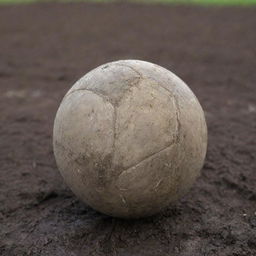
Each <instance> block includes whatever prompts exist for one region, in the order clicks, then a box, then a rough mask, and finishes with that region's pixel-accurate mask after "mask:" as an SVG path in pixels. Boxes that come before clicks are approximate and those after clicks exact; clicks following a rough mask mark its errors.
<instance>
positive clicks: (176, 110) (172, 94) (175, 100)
mask: <svg viewBox="0 0 256 256" xmlns="http://www.w3.org/2000/svg"><path fill="white" fill-rule="evenodd" d="M149 79H151V80H153V81H155V82H157V81H156V80H155V79H154V78H153V77H149ZM157 84H158V85H159V86H160V87H161V88H163V89H164V90H166V91H167V92H169V93H170V94H171V95H170V96H171V99H173V100H174V105H175V115H176V122H177V131H176V134H175V141H174V143H178V141H179V138H180V128H181V123H180V107H179V104H178V100H177V98H176V95H175V94H174V93H173V92H171V91H170V90H169V89H167V88H166V87H164V86H162V85H161V84H159V83H158V82H157Z"/></svg>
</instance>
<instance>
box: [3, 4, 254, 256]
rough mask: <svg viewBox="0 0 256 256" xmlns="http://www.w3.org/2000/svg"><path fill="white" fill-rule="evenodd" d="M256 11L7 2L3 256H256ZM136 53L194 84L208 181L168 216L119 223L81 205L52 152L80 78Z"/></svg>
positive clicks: (168, 211)
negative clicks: (61, 111)
mask: <svg viewBox="0 0 256 256" xmlns="http://www.w3.org/2000/svg"><path fill="white" fill-rule="evenodd" d="M255 27H256V8H237V7H233V8H231V7H229V8H224V7H223V8H217V7H211V8H208V7H187V6H164V5H163V6H161V5H158V6H153V5H138V4H137V5H136V4H125V3H121V4H85V3H84V4H82V3H81V4H78V3H77V4H58V3H52V4H50V3H49V4H48V3H47V4H31V5H19V6H16V5H12V6H1V7H0V36H1V40H0V49H1V50H0V84H1V85H0V97H1V99H0V122H1V125H0V145H1V146H0V171H1V176H0V255H4V256H5V255H6V256H7V255H8V256H12V255H18V256H20V255H42V256H47V255H51V256H52V255H56V256H58V255H60V256H66V255H67V256H80V255H81V256H84V255H97V256H98V255H121V256H130V255H138V256H144V255H145V256H151V255H152V256H153V255H161V256H165V255H182V256H191V255H193V256H198V255H207V256H211V255H218V256H222V255H234V256H235V255H236V256H240V255H246V256H250V255H251V256H254V255H256V186H255V185H256V175H255V171H256V168H255V167H256V100H255V97H256V72H255V67H256V47H255V45H256V33H255ZM127 58H136V59H143V60H147V61H151V62H154V63H157V64H159V65H162V66H164V67H166V68H168V69H170V70H172V71H173V72H175V73H176V74H178V75H179V76H180V77H181V78H182V79H183V80H185V81H186V82H187V83H188V84H189V86H190V87H191V88H192V90H193V91H194V92H195V94H196V95H197V97H198V99H199V100H200V102H201V104H202V106H203V108H204V110H205V113H206V118H207V124H208V131H209V146H208V153H207V159H206V162H205V165H204V168H203V170H202V175H201V177H200V178H199V179H198V180H197V182H196V184H195V185H194V186H193V188H192V189H191V191H190V192H189V193H188V194H187V195H186V196H184V197H183V198H182V199H180V200H179V201H178V202H177V203H175V204H173V205H170V207H169V208H168V209H166V210H165V211H163V212H162V213H160V214H158V215H156V216H154V217H151V218H146V219H139V220H121V219H115V218H111V217H108V216H105V215H102V214H100V213H97V212H95V211H94V210H92V209H91V208H89V207H87V206H86V205H84V204H83V203H81V202H79V201H78V200H77V198H76V197H75V196H74V195H73V194H72V192H71V191H70V190H69V189H68V188H67V186H66V185H65V184H64V182H63V179H62V178H61V176H60V174H59V172H58V170H57V167H56V164H55V160H54V156H53V150H52V127H53V120H54V116H55V113H56V110H57V108H58V105H59V104H60V101H61V99H62V97H63V96H64V94H65V93H66V91H67V90H68V89H69V88H70V86H71V85H72V84H73V83H74V82H75V81H76V80H77V79H78V78H79V77H81V76H82V75H83V74H85V73H86V72H88V71H89V70H91V69H92V68H94V67H97V66H98V65H100V64H103V63H105V62H109V61H112V60H118V59H127Z"/></svg>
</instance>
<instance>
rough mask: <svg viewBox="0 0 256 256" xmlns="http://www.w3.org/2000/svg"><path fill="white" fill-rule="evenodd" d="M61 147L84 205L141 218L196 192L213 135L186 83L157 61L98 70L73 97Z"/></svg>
mask: <svg viewBox="0 0 256 256" xmlns="http://www.w3.org/2000/svg"><path fill="white" fill-rule="evenodd" d="M53 146H54V154H55V158H56V162H57V165H58V168H59V170H60V172H61V174H62V176H63V178H64V180H65V182H66V183H67V185H68V186H69V187H70V188H71V190H72V191H73V192H74V193H75V194H76V195H77V196H78V197H79V198H80V199H81V200H82V201H84V202H85V203H86V204H88V205H89V206H91V207H92V208H94V209H96V210H98V211H100V212H102V213H105V214H108V215H111V216H115V217H121V218H139V217H143V216H150V215H153V214H155V213H157V212H159V211H160V210H162V209H163V208H165V207H166V206H168V205H169V204H170V203H171V202H173V201H175V200H176V199H177V198H179V197H180V196H182V195H183V194H184V193H185V192H186V191H188V189H189V188H190V187H191V185H192V184H193V183H194V181H195V179H196V178H197V177H198V176H199V174H200V170H201V168H202V165H203V162H204V158H205V154H206V147H207V128H206V123H205V118H204V113H203V110H202V108H201V106H200V104H199V102H198V100H197V98H196V97H195V95H194V94H193V92H192V91H191V90H190V89H189V88H188V86H187V85H186V84H185V83H184V82H183V81H182V80H181V79H180V78H178V77H177V76H176V75H174V74H173V73H172V72H170V71H168V70H167V69H165V68H162V67H160V66H158V65H155V64H152V63H149V62H145V61H139V60H121V61H116V62H111V63H107V64H105V65H102V66H99V67H98V68H96V69H94V70H92V71H90V72H89V73H87V74H86V75H85V76H84V77H82V78H81V79H80V80H78V81H77V82H76V83H75V84H74V86H73V87H72V88H71V89H70V90H69V91H68V92H67V94H66V95H65V97H64V99H63V100H62V102H61V104H60V107H59V109H58V112H57V114H56V118H55V122H54V132H53Z"/></svg>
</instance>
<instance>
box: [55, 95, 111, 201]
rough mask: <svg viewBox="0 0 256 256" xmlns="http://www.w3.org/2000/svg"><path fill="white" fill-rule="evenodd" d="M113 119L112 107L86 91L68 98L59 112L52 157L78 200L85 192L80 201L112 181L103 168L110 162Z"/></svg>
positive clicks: (56, 120) (56, 119)
mask: <svg viewBox="0 0 256 256" xmlns="http://www.w3.org/2000/svg"><path fill="white" fill-rule="evenodd" d="M113 119H114V109H113V106H112V105H111V104H110V103H109V102H106V101H105V100H104V99H102V98H101V97H100V96H98V95H96V94H94V93H93V92H90V91H86V90H83V91H76V92H73V93H71V94H69V95H68V97H66V98H65V99H64V100H63V102H62V104H61V106H60V107H59V109H58V112H57V115H56V118H55V122H54V132H53V136H54V154H55V158H56V161H57V165H58V167H59V169H60V171H61V174H62V175H63V177H64V179H65V181H66V182H67V183H68V185H69V186H70V187H71V189H72V190H73V191H74V192H75V193H76V194H78V196H79V194H80V193H81V191H84V192H83V197H85V198H88V197H89V196H88V195H87V196H85V195H86V193H89V194H90V193H91V192H92V191H94V190H95V189H96V188H99V189H100V188H101V187H104V186H106V184H107V182H109V179H111V174H110V173H108V172H107V169H106V168H105V167H107V166H110V165H111V161H112V151H113V144H114V143H113V140H114V132H113ZM102 145H104V146H102ZM82 188H83V189H82Z"/></svg>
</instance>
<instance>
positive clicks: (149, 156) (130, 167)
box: [119, 143, 174, 176]
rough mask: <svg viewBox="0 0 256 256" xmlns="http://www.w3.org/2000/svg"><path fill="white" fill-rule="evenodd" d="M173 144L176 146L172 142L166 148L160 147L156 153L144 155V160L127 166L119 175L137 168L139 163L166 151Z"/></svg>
mask: <svg viewBox="0 0 256 256" xmlns="http://www.w3.org/2000/svg"><path fill="white" fill-rule="evenodd" d="M173 146H174V144H173V143H172V144H170V145H169V146H167V147H165V148H163V149H160V150H159V151H157V152H155V153H152V154H150V155H148V156H146V157H144V158H143V159H142V160H140V161H139V162H137V163H135V164H133V165H131V166H129V167H127V168H125V169H124V170H123V171H122V172H121V173H120V174H119V176H120V175H122V174H123V173H124V172H126V171H128V170H129V169H132V168H136V166H138V165H139V164H141V163H143V162H144V161H146V160H148V159H150V158H152V157H154V156H156V155H158V154H160V153H161V152H163V151H165V150H167V149H169V148H171V147H173Z"/></svg>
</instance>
